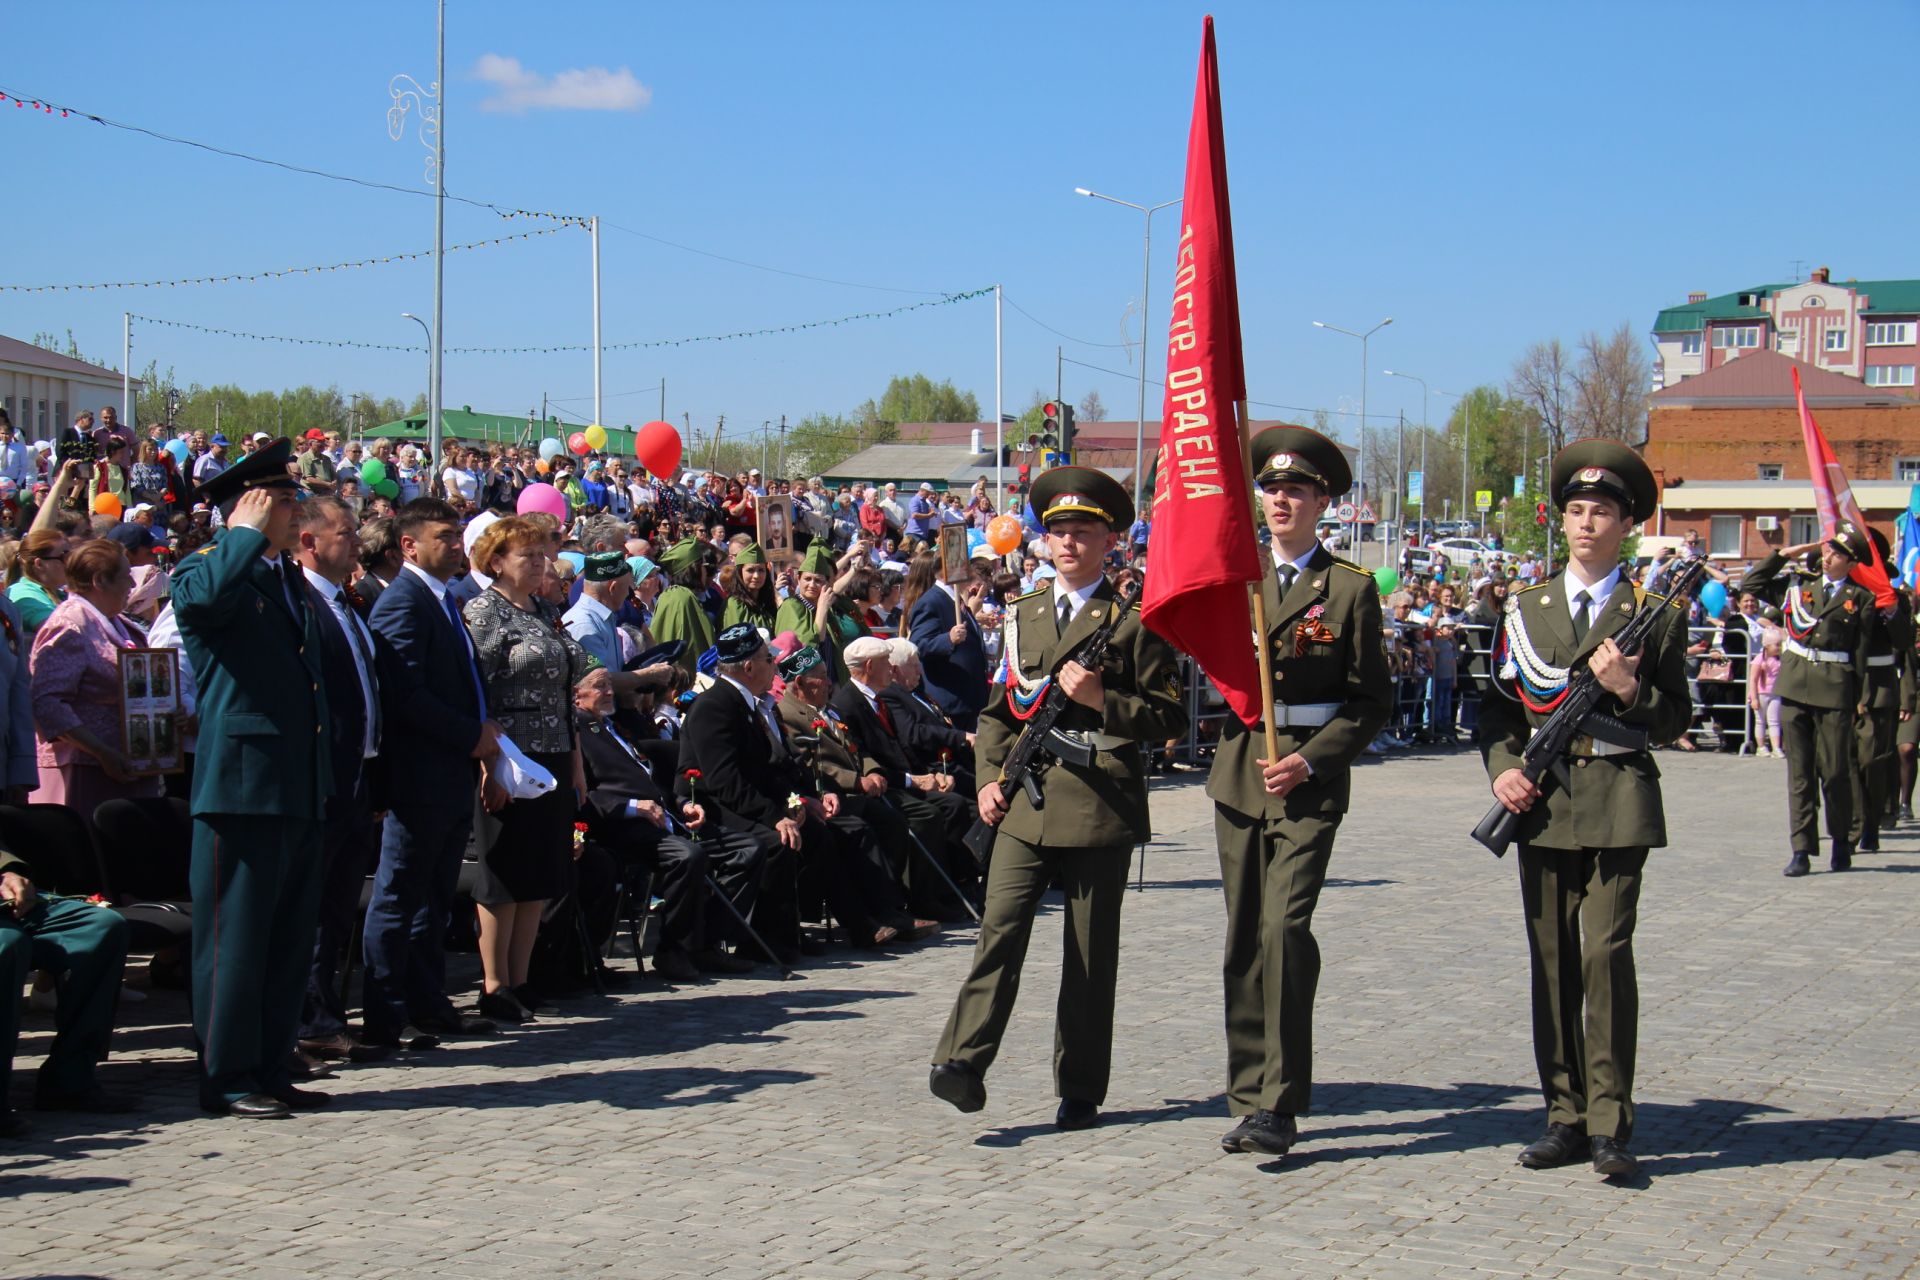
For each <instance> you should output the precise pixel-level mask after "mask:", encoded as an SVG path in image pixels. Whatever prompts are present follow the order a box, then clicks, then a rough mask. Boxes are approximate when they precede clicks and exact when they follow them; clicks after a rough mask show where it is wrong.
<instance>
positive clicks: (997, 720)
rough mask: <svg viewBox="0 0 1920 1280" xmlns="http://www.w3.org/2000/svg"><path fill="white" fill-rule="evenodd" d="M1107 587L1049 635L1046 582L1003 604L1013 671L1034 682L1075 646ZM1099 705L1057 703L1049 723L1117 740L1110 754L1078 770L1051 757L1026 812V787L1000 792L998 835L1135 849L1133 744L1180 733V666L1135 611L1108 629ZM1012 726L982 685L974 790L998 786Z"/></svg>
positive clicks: (1183, 716) (1137, 806)
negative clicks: (1015, 647) (1013, 635)
mask: <svg viewBox="0 0 1920 1280" xmlns="http://www.w3.org/2000/svg"><path fill="white" fill-rule="evenodd" d="M1114 605H1115V597H1114V592H1113V586H1112V584H1111V583H1106V582H1102V583H1101V584H1100V585H1099V586H1098V587H1097V588H1095V589H1094V593H1093V595H1092V597H1091V598H1090V599H1089V600H1088V601H1087V603H1086V606H1085V607H1084V608H1082V609H1081V610H1080V615H1079V616H1078V617H1076V618H1075V619H1074V620H1073V625H1071V626H1069V627H1068V628H1067V633H1066V634H1065V635H1060V634H1058V630H1057V626H1058V624H1057V623H1056V622H1055V616H1054V612H1053V588H1052V586H1051V584H1049V585H1048V586H1046V587H1043V588H1041V589H1040V590H1038V591H1033V592H1029V593H1028V594H1026V595H1024V596H1021V597H1020V598H1019V599H1017V600H1015V601H1014V602H1013V603H1012V604H1010V605H1008V606H1007V608H1008V610H1009V611H1010V612H1011V613H1012V615H1013V616H1014V617H1016V618H1017V623H1016V629H1017V630H1018V632H1019V639H1020V669H1021V671H1023V672H1024V673H1025V674H1026V675H1027V676H1028V677H1029V678H1030V679H1038V678H1039V677H1040V676H1042V675H1044V674H1046V673H1047V672H1050V671H1052V670H1053V669H1054V667H1055V666H1056V665H1058V664H1059V662H1060V660H1061V658H1062V657H1063V656H1064V655H1066V654H1068V653H1070V652H1071V651H1072V650H1074V649H1076V648H1078V647H1079V646H1080V644H1081V643H1082V642H1084V641H1085V640H1086V638H1087V637H1088V636H1089V635H1090V634H1092V632H1093V631H1094V630H1095V629H1096V628H1098V627H1099V626H1100V624H1101V622H1102V621H1103V620H1105V619H1106V617H1107V615H1108V613H1109V612H1110V611H1111V610H1112V609H1113V608H1114ZM1101 681H1102V683H1104V684H1105V685H1106V690H1107V696H1106V705H1105V707H1104V708H1103V709H1102V710H1100V711H1097V712H1096V711H1094V710H1093V709H1092V708H1091V707H1083V706H1081V705H1080V704H1079V703H1077V702H1070V703H1068V704H1067V709H1066V711H1065V712H1064V713H1063V714H1062V715H1061V717H1060V719H1059V720H1058V721H1057V722H1056V723H1057V726H1058V727H1059V728H1062V729H1073V730H1079V731H1083V732H1092V733H1105V734H1111V735H1112V736H1113V737H1116V738H1125V739H1127V741H1126V742H1125V743H1123V744H1122V745H1120V746H1118V747H1116V748H1114V749H1113V750H1111V751H1100V752H1097V753H1095V755H1094V758H1093V763H1092V764H1090V765H1088V766H1087V767H1086V768H1084V769H1083V768H1079V767H1077V766H1074V765H1070V764H1066V763H1064V762H1062V761H1059V760H1054V759H1052V758H1051V757H1046V758H1047V759H1048V760H1049V763H1048V764H1047V766H1046V768H1045V770H1044V771H1043V772H1042V773H1041V775H1040V787H1041V790H1042V792H1043V793H1044V794H1045V796H1046V801H1047V803H1046V805H1045V807H1043V808H1041V809H1035V808H1034V807H1033V802H1032V801H1030V800H1029V799H1027V793H1026V789H1025V788H1023V787H1013V788H1011V789H1010V790H1009V791H1008V792H1007V800H1008V808H1007V816H1006V817H1004V818H1002V819H1001V820H1000V830H1002V831H1004V832H1006V833H1007V834H1008V835H1010V836H1012V837H1013V838H1014V839H1016V840H1021V841H1024V842H1025V843H1027V844H1030V845H1037V846H1042V847H1053V848H1068V849H1087V848H1099V847H1102V846H1115V845H1127V844H1140V843H1142V842H1144V841H1146V840H1147V839H1148V838H1149V835H1150V832H1151V828H1150V825H1149V823H1148V820H1147V775H1146V766H1145V763H1144V762H1143V761H1142V759H1141V755H1140V746H1139V744H1140V743H1142V742H1164V741H1166V740H1167V739H1169V738H1177V737H1179V736H1180V735H1181V734H1183V733H1185V732H1186V731H1187V713H1186V709H1185V708H1184V707H1182V706H1181V704H1180V665H1179V658H1178V657H1177V656H1176V655H1175V653H1174V651H1173V646H1172V645H1170V644H1168V643H1167V642H1166V641H1165V640H1162V639H1161V638H1160V637H1159V636H1156V635H1154V634H1153V633H1152V632H1151V631H1148V630H1147V629H1146V628H1145V627H1144V626H1142V625H1141V624H1140V612H1139V610H1138V609H1129V610H1128V611H1127V616H1126V617H1125V618H1124V619H1122V620H1121V622H1120V625H1119V626H1118V627H1117V628H1116V629H1115V630H1114V633H1113V639H1112V641H1111V642H1110V643H1109V644H1108V646H1107V657H1106V662H1105V663H1104V664H1103V665H1102V667H1101ZM1020 729H1021V722H1020V721H1019V720H1018V719H1016V718H1015V716H1014V714H1013V712H1012V710H1011V709H1009V707H1008V705H1007V690H1006V688H1005V686H1004V685H989V686H988V688H987V708H986V710H985V711H984V712H982V713H981V715H980V728H979V733H978V737H976V739H975V740H974V772H975V775H976V776H977V777H978V778H979V779H980V781H981V783H982V785H985V784H986V783H989V782H995V781H998V780H999V778H1000V766H1001V765H1002V764H1003V763H1004V762H1005V761H1006V758H1007V753H1008V752H1009V751H1011V750H1013V744H1014V742H1015V741H1016V740H1017V739H1018V738H1019V736H1020Z"/></svg>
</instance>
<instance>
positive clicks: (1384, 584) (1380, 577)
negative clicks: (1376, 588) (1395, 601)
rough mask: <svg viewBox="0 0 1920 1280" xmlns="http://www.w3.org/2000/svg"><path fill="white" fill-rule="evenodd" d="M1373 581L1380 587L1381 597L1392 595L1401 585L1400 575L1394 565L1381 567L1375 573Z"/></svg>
mask: <svg viewBox="0 0 1920 1280" xmlns="http://www.w3.org/2000/svg"><path fill="white" fill-rule="evenodd" d="M1373 580H1374V581H1375V582H1376V583H1378V584H1379V585H1380V594H1381V595H1383V596H1384V595H1390V594H1392V592H1393V591H1394V590H1395V589H1396V588H1397V587H1399V585H1400V574H1399V571H1398V570H1396V569H1395V568H1394V567H1393V566H1392V565H1385V564H1383V565H1381V566H1380V567H1379V568H1378V569H1375V570H1374V571H1373Z"/></svg>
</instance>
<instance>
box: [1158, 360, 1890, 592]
mask: <svg viewBox="0 0 1920 1280" xmlns="http://www.w3.org/2000/svg"><path fill="white" fill-rule="evenodd" d="M1793 399H1794V402H1795V403H1796V404H1798V405H1799V406H1800V434H1801V436H1802V437H1804V438H1805V440H1806V444H1807V474H1808V475H1809V476H1811V477H1812V478H1813V500H1814V502H1815V504H1816V505H1818V506H1819V508H1820V531H1821V533H1822V534H1823V535H1824V536H1826V537H1832V536H1833V530H1834V527H1835V526H1836V525H1838V524H1839V523H1840V522H1841V521H1842V520H1851V521H1852V522H1853V525H1854V528H1856V529H1858V530H1860V532H1861V533H1865V532H1866V531H1867V518H1866V516H1864V515H1863V514H1861V511H1860V504H1859V503H1858V502H1856V501H1854V497H1853V486H1852V485H1850V484H1848V483H1847V473H1846V472H1845V471H1844V470H1842V469H1841V466H1840V459H1839V458H1837V457H1835V456H1834V452H1833V446H1832V445H1830V444H1828V443H1827V436H1826V433H1825V432H1823V431H1822V430H1820V424H1819V423H1817V422H1815V421H1814V420H1813V413H1812V411H1811V410H1809V409H1808V408H1807V395H1806V392H1804V391H1802V390H1801V389H1800V370H1799V369H1797V368H1796V369H1794V370H1793ZM1868 541H1869V542H1871V541H1872V539H1868ZM1872 550H1873V560H1872V562H1871V563H1867V564H1856V565H1854V566H1853V574H1852V577H1853V580H1854V581H1855V582H1857V583H1859V584H1860V585H1861V586H1863V587H1865V588H1867V590H1869V591H1871V592H1873V602H1874V603H1875V604H1876V605H1878V606H1879V607H1880V608H1882V609H1885V608H1887V607H1889V606H1890V605H1892V604H1893V584H1892V582H1890V581H1889V580H1888V578H1887V563H1886V561H1884V560H1882V559H1881V558H1880V548H1879V547H1878V546H1877V545H1876V546H1874V547H1873V549H1872ZM1148 563H1149V564H1151V563H1152V561H1148Z"/></svg>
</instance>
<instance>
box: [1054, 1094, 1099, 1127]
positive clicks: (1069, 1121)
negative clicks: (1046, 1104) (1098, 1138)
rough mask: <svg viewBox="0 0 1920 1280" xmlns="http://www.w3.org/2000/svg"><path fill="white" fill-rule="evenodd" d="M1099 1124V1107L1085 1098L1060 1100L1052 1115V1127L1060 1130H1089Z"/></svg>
mask: <svg viewBox="0 0 1920 1280" xmlns="http://www.w3.org/2000/svg"><path fill="white" fill-rule="evenodd" d="M1099 1123H1100V1105H1099V1104H1098V1103H1095V1102H1088V1101H1087V1100H1086V1099H1085V1098H1062V1099H1060V1109H1059V1110H1058V1111H1056V1112H1054V1113H1053V1127H1054V1128H1056V1129H1061V1130H1069V1129H1091V1128H1093V1126H1095V1125H1097V1124H1099Z"/></svg>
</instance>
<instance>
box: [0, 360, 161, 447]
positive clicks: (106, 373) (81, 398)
mask: <svg viewBox="0 0 1920 1280" xmlns="http://www.w3.org/2000/svg"><path fill="white" fill-rule="evenodd" d="M120 391H121V387H120V371H119V370H118V369H103V368H101V367H100V366H99V365H97V364H88V363H87V362H86V361H85V360H75V359H74V358H73V357H72V356H63V355H60V354H58V353H56V352H52V351H48V350H47V349H46V348H44V347H36V346H34V345H33V344H32V343H31V342H22V341H20V340H19V339H18V338H8V337H5V336H0V408H4V409H6V411H7V416H8V417H9V418H11V419H12V420H13V430H14V434H15V435H16V436H18V437H19V438H20V439H23V440H51V439H53V437H54V433H55V432H56V431H58V430H59V429H60V428H62V427H67V426H72V425H73V419H74V417H75V415H77V414H78V413H79V412H80V411H81V410H82V409H91V410H93V411H94V414H95V415H96V416H97V415H98V414H99V412H100V410H101V408H102V407H103V406H106V405H112V406H113V407H114V408H115V409H116V410H118V409H120V407H121V406H120ZM139 391H140V380H139V379H138V378H135V379H134V380H133V392H134V394H136V395H137V394H139ZM127 417H131V415H130V414H126V415H123V420H124V418H127Z"/></svg>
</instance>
